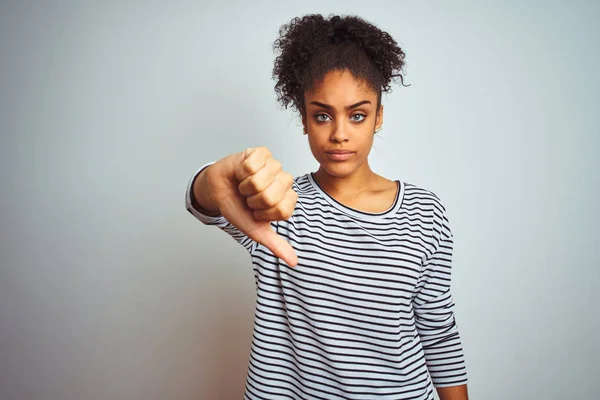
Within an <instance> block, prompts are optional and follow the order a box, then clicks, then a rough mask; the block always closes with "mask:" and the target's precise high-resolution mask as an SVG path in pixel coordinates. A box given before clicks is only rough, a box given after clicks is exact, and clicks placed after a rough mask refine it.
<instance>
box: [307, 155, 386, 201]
mask: <svg viewBox="0 0 600 400" xmlns="http://www.w3.org/2000/svg"><path fill="white" fill-rule="evenodd" d="M375 175H376V174H375V173H374V172H373V171H372V170H371V167H370V166H369V164H368V162H365V163H364V164H363V166H362V167H360V168H359V169H357V170H356V171H354V173H352V174H351V175H348V176H344V177H338V176H333V175H331V174H329V173H328V172H327V171H326V170H325V169H324V168H323V167H320V168H319V170H318V171H317V172H315V174H314V176H315V179H316V180H317V182H318V183H319V186H321V188H323V190H325V191H326V192H327V193H329V194H330V195H335V194H340V195H356V194H359V193H360V192H362V191H364V190H366V189H367V188H368V184H369V182H372V181H373V178H374V177H375Z"/></svg>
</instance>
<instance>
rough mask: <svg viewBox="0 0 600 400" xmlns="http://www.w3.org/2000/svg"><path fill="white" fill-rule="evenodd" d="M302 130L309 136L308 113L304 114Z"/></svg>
mask: <svg viewBox="0 0 600 400" xmlns="http://www.w3.org/2000/svg"><path fill="white" fill-rule="evenodd" d="M302 129H303V133H304V134H305V135H306V134H308V126H307V125H306V113H302Z"/></svg>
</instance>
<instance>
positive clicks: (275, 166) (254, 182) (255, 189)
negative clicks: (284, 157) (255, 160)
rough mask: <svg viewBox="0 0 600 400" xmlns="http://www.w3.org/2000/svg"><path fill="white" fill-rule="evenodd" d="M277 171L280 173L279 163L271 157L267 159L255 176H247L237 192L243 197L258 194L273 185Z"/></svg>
mask: <svg viewBox="0 0 600 400" xmlns="http://www.w3.org/2000/svg"><path fill="white" fill-rule="evenodd" d="M279 171H281V163H280V162H279V161H277V160H275V159H274V158H273V157H269V158H267V160H266V164H265V166H264V167H262V168H261V169H259V170H258V172H256V173H255V174H253V175H250V176H248V177H247V178H246V179H244V180H243V181H242V182H241V183H240V184H239V186H238V190H239V191H240V193H241V195H242V196H245V197H248V196H252V195H255V194H257V193H260V192H262V191H263V190H265V189H266V188H267V187H269V185H270V184H271V183H273V181H274V180H275V179H276V178H277V174H278V173H279Z"/></svg>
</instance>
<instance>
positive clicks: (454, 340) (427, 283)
mask: <svg viewBox="0 0 600 400" xmlns="http://www.w3.org/2000/svg"><path fill="white" fill-rule="evenodd" d="M434 214H435V217H434V229H433V235H432V239H433V242H432V246H431V251H430V255H429V256H428V257H427V258H426V259H425V261H424V263H423V269H422V271H421V276H420V278H419V281H418V283H417V286H416V288H415V293H414V294H413V307H414V311H415V321H416V325H417V331H418V332H419V337H420V338H421V343H422V345H423V350H424V352H425V361H426V363H427V368H428V369H429V373H430V375H431V378H432V380H433V384H434V386H435V387H436V389H437V391H438V394H439V396H440V399H441V400H467V399H468V396H467V386H466V383H467V374H466V368H465V361H464V355H463V350H462V344H461V341H460V336H459V333H458V327H457V325H456V321H455V318H454V301H453V299H452V294H451V292H450V281H451V279H450V278H451V265H452V250H453V236H452V233H451V231H450V227H449V222H448V219H447V218H446V215H445V212H444V209H443V206H441V205H439V207H436V210H435V212H434Z"/></svg>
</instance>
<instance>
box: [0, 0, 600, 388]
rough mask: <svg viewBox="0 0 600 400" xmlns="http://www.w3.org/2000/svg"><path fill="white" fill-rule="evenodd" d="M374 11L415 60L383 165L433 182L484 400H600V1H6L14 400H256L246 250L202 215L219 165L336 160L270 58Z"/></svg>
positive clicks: (3, 255)
mask: <svg viewBox="0 0 600 400" xmlns="http://www.w3.org/2000/svg"><path fill="white" fill-rule="evenodd" d="M307 13H325V14H329V13H342V14H358V15H361V16H362V17H364V18H366V19H367V20H369V21H372V22H374V23H375V24H377V25H378V26H379V27H380V28H382V29H384V30H387V31H388V32H389V33H390V34H392V36H393V37H395V38H396V39H397V41H398V43H399V44H400V45H401V46H402V47H403V48H404V50H405V51H406V54H407V56H406V62H407V64H406V83H408V84H410V85H411V86H410V87H406V88H402V87H399V86H396V87H395V89H394V91H393V92H392V93H391V94H389V95H388V96H385V97H384V106H385V121H384V129H383V131H382V132H381V133H380V134H379V135H378V137H377V139H376V141H375V145H374V149H373V151H372V154H371V158H370V160H371V164H372V166H373V168H374V169H375V171H376V172H378V173H380V174H383V175H384V176H386V177H388V178H390V179H401V180H404V181H405V182H410V183H415V184H418V185H421V186H424V187H426V188H428V189H430V190H432V191H434V192H435V193H436V194H437V195H438V196H440V197H441V198H442V200H443V201H444V203H445V204H446V207H447V209H448V212H449V216H450V221H451V224H452V227H453V232H454V235H455V246H456V248H455V259H454V272H453V282H452V287H453V291H454V297H455V300H456V304H457V308H456V311H457V320H458V323H459V326H460V331H461V334H462V337H463V342H464V347H465V353H466V358H467V367H468V373H469V379H470V383H469V387H470V393H471V398H472V399H485V400H496V399H498V400H500V399H552V400H554V399H555V400H565V399H583V398H585V399H592V398H599V397H598V394H597V380H598V377H599V376H600V367H599V358H600V347H599V344H598V339H599V337H600V334H599V330H600V311H599V310H598V305H599V302H600V294H599V293H600V291H599V290H598V287H599V284H600V272H599V270H600V256H599V251H598V248H599V246H600V227H599V226H600V225H599V222H600V211H599V204H600V163H599V161H598V154H599V152H600V117H599V115H598V114H599V112H600V84H599V82H600V79H599V78H598V73H599V71H600V52H599V51H598V42H599V40H600V28H599V24H598V20H599V19H600V6H599V3H598V2H596V1H589V2H586V1H570V2H567V1H563V2H557V1H546V2H541V1H531V2H517V1H508V2H505V1H494V2H476V1H472V2H466V1H453V2H445V1H428V2H417V1H371V2H364V1H351V0H346V1H343V2H342V1H336V2H325V1H312V0H311V1H300V2H293V3H291V2H290V3H287V2H282V1H263V2H242V1H231V0H224V1H220V2H216V1H215V2H203V1H195V2H191V1H190V2H141V1H139V2H136V1H133V0H129V1H120V2H116V1H110V2H78V1H77V2H76V1H73V2H67V1H54V2H49V1H48V2H42V1H39V2H31V1H17V0H13V1H4V2H2V4H1V5H0V93H1V95H0V129H1V130H0V133H1V136H0V188H1V197H0V265H1V269H0V351H1V353H0V398H1V399H2V400H34V399H36V400H38V399H39V400H106V399H111V400H113V399H119V400H121V399H122V400H134V399H140V400H141V399H144V400H164V399H173V400H174V399H181V400H191V399H239V398H241V397H242V393H243V388H244V379H245V372H246V363H247V360H248V351H249V344H250V340H251V328H252V320H253V306H254V280H253V275H252V272H251V264H250V259H249V257H248V255H247V253H246V251H245V250H244V249H243V248H242V247H241V246H239V245H237V244H236V243H235V242H234V241H233V240H232V239H230V238H229V237H228V236H227V235H226V234H224V233H222V232H220V231H218V229H216V228H211V227H206V226H203V225H202V224H201V223H200V222H198V221H196V220H194V219H193V217H192V216H191V215H189V214H188V213H187V211H185V209H184V192H185V188H186V185H187V183H188V179H189V178H190V177H191V175H192V174H193V173H194V171H195V170H196V169H197V168H198V167H199V166H201V165H202V164H204V163H206V162H209V161H214V160H218V159H220V158H221V157H224V156H226V155H227V154H230V153H233V152H238V151H242V150H243V149H245V148H246V147H253V146H260V145H264V146H267V147H269V148H270V149H271V150H272V152H273V154H274V155H275V156H276V158H278V159H279V160H281V162H282V163H283V166H284V168H285V169H286V170H288V171H289V172H290V173H292V174H294V175H300V174H304V173H306V172H309V171H314V170H316V168H317V165H316V163H315V161H314V160H313V158H312V155H311V153H310V151H309V148H308V145H307V143H306V138H305V137H304V136H303V135H302V131H301V127H300V122H299V120H298V118H297V117H296V116H295V115H294V114H293V113H292V112H291V111H290V110H284V109H281V108H280V107H279V106H278V105H277V104H276V99H275V94H274V92H273V84H274V82H273V81H272V79H271V70H272V62H273V52H272V47H271V46H272V43H273V41H274V40H275V39H276V37H277V34H278V29H279V27H280V26H281V25H282V24H284V23H286V22H288V21H289V20H290V19H291V18H292V17H295V16H300V15H304V14H307Z"/></svg>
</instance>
